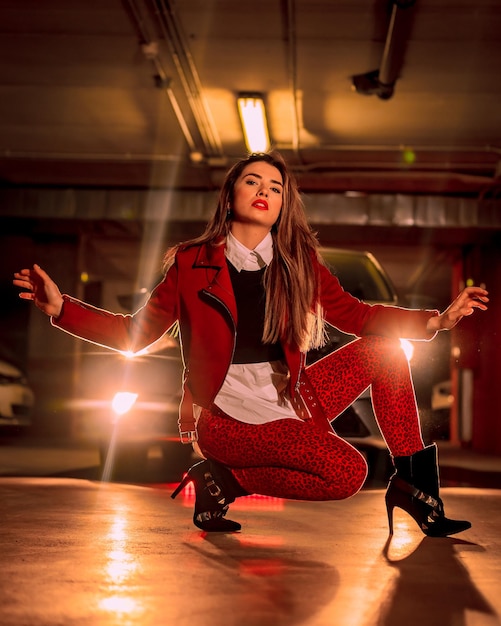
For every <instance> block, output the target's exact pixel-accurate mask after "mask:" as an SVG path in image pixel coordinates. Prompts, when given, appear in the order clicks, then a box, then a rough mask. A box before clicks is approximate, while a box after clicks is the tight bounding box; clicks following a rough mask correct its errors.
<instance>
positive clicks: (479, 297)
mask: <svg viewBox="0 0 501 626" xmlns="http://www.w3.org/2000/svg"><path fill="white" fill-rule="evenodd" d="M487 296H488V292H487V291H486V290H485V289H482V288H481V287H466V289H463V291H462V292H461V293H460V294H459V296H458V297H457V298H456V299H455V300H454V302H453V303H452V304H451V305H450V306H449V307H447V309H445V311H444V312H443V313H441V314H440V315H436V316H435V317H431V318H430V319H429V320H428V330H429V331H431V332H436V331H437V330H450V329H451V328H454V326H455V325H456V324H457V323H458V322H459V321H460V320H461V319H462V318H463V317H466V316H468V315H471V314H472V313H473V312H474V310H475V309H480V310H481V311H486V310H487V306H486V305H485V304H484V303H486V302H489V298H488V297H487Z"/></svg>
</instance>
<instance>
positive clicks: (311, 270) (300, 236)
mask: <svg viewBox="0 0 501 626" xmlns="http://www.w3.org/2000/svg"><path fill="white" fill-rule="evenodd" d="M256 161H264V162H266V163H268V164H270V165H272V166H273V167H276V168H277V169H278V171H279V172H280V174H281V175H282V181H283V196H282V208H281V211H280V215H279V217H278V219H277V221H276V222H275V224H274V225H273V226H272V228H271V235H272V237H273V260H272V261H271V263H270V265H269V266H268V268H267V269H266V272H265V275H264V286H265V292H266V316H265V323H264V331H263V342H264V343H275V342H276V341H284V342H286V343H290V344H295V345H297V346H298V347H299V348H300V349H301V350H307V349H310V348H318V347H321V346H322V345H323V344H324V343H325V328H324V323H323V319H322V310H321V307H320V300H319V293H318V281H317V275H316V270H315V268H316V264H315V263H313V260H314V259H318V260H319V262H322V261H321V258H320V255H319V253H318V247H319V244H318V240H317V237H316V234H315V233H314V232H313V231H312V229H311V227H310V226H309V224H308V221H307V219H306V215H305V211H304V205H303V202H302V200H301V196H300V194H299V191H298V188H297V184H296V181H295V179H294V178H293V177H292V176H291V174H290V173H289V170H288V168H287V165H286V163H285V161H284V159H283V158H282V156H281V155H280V154H279V153H277V152H266V153H258V154H251V155H249V156H248V157H246V158H245V159H242V160H240V161H238V162H237V163H235V165H233V167H232V168H231V169H230V170H229V171H228V173H227V175H226V178H225V180H224V183H223V186H222V187H221V191H220V193H219V199H218V203H217V207H216V211H215V213H214V215H213V217H212V219H211V220H210V221H209V222H208V224H207V226H206V228H205V231H204V233H203V234H202V235H201V236H200V237H197V238H195V239H192V240H190V241H187V242H185V243H183V244H182V246H183V248H184V247H188V246H195V245H199V244H209V245H221V243H222V242H224V240H225V239H226V236H227V235H228V233H229V232H230V227H231V212H230V211H228V207H231V206H232V203H233V191H234V187H235V183H236V182H237V180H238V179H239V177H240V175H241V174H242V172H243V170H244V168H245V167H246V166H247V165H249V163H254V162H256ZM179 245H181V244H179ZM179 245H177V246H174V247H173V248H170V249H169V250H168V251H167V253H166V255H165V258H164V270H165V271H166V270H167V269H168V268H169V267H170V265H171V264H172V263H173V261H174V257H175V254H176V252H177V250H178V248H179Z"/></svg>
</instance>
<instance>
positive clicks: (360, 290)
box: [321, 249, 396, 304]
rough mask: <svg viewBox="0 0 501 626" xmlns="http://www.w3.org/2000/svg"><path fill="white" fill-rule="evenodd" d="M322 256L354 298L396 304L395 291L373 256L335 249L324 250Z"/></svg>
mask: <svg viewBox="0 0 501 626" xmlns="http://www.w3.org/2000/svg"><path fill="white" fill-rule="evenodd" d="M321 254H322V257H323V258H324V260H325V262H326V263H327V266H328V267H329V269H330V270H331V272H332V273H333V274H334V275H335V276H337V278H338V279H339V282H340V283H341V286H342V287H343V289H345V290H346V291H348V292H349V293H351V295H352V296H355V297H356V298H358V299H359V300H363V301H365V302H381V303H391V304H394V303H395V301H396V296H395V291H394V289H393V288H392V286H391V284H390V282H389V280H388V279H387V278H386V276H385V274H384V272H383V270H382V268H381V267H380V266H379V264H378V262H377V261H376V259H375V258H374V257H373V256H372V255H371V254H369V253H364V252H356V251H346V250H333V249H330V250H329V249H323V250H321Z"/></svg>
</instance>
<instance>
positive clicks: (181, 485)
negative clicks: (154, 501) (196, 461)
mask: <svg viewBox="0 0 501 626" xmlns="http://www.w3.org/2000/svg"><path fill="white" fill-rule="evenodd" d="M191 480H192V478H191V476H190V474H189V472H188V474H186V476H185V477H184V478H183V480H182V481H181V482H180V483H179V485H178V486H177V487H176V488H175V489H174V491H173V492H172V493H171V496H170V497H171V498H172V499H173V500H174V498H175V497H176V496H178V495H179V494H180V493H181V491H182V490H183V489H184V488H185V487H186V485H187V484H188V483H189V482H191Z"/></svg>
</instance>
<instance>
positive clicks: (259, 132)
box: [237, 95, 270, 152]
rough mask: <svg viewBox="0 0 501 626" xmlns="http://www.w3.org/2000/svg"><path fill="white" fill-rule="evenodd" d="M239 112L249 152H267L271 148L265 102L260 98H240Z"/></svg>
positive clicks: (238, 101) (238, 102)
mask: <svg viewBox="0 0 501 626" xmlns="http://www.w3.org/2000/svg"><path fill="white" fill-rule="evenodd" d="M237 104H238V112H239V114H240V121H241V122H242V129H243V131H244V138H245V144H246V146H247V149H248V150H249V152H266V151H267V150H268V149H269V147H270V137H269V134H268V123H267V121H266V110H265V107H264V100H263V98H261V97H259V96H244V95H242V96H240V97H239V98H238V100H237Z"/></svg>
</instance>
